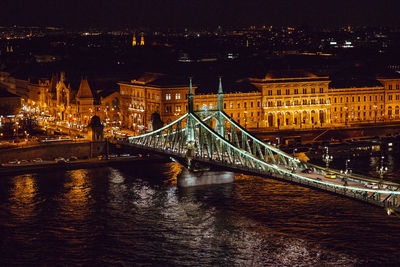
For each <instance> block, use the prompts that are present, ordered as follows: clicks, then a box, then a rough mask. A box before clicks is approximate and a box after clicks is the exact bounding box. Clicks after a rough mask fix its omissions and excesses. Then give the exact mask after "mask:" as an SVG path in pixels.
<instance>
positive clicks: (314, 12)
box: [0, 0, 400, 27]
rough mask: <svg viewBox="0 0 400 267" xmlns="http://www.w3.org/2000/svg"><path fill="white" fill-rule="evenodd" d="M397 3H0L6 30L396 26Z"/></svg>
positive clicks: (86, 0)
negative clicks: (19, 27) (15, 27)
mask: <svg viewBox="0 0 400 267" xmlns="http://www.w3.org/2000/svg"><path fill="white" fill-rule="evenodd" d="M399 7H400V3H398V2H395V1H391V0H388V1H385V2H384V3H382V2H377V1H373V0H368V1H363V2H362V6H361V5H360V1H356V0H353V1H344V0H339V1H329V2H326V1H325V2H324V3H321V2H320V1H316V0H308V1H302V2H299V1H260V0H251V1H226V0H222V1H218V2H215V1H195V0H189V1H184V2H181V1H178V0H168V1H159V0H150V1H143V0H134V1H127V0H119V1H112V2H110V1H104V0H102V1H94V0H83V1H57V2H54V1H49V0H38V1H35V2H32V1H25V0H16V1H2V3H0V9H1V10H2V11H3V12H2V13H3V14H2V24H4V25H14V24H16V25H58V26H70V27H81V26H145V27H161V26H162V27H190V26H192V27H199V26H214V27H216V26H218V25H221V26H239V25H263V24H266V25H270V24H275V25H304V26H314V25H316V24H317V25H321V26H338V25H347V24H351V25H391V26H396V25H399V24H400V23H399V22H400V19H399V18H398V17H397V16H396V10H397V9H398V8H399Z"/></svg>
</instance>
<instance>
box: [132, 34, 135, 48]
mask: <svg viewBox="0 0 400 267" xmlns="http://www.w3.org/2000/svg"><path fill="white" fill-rule="evenodd" d="M132 46H136V34H135V33H134V34H133V38H132Z"/></svg>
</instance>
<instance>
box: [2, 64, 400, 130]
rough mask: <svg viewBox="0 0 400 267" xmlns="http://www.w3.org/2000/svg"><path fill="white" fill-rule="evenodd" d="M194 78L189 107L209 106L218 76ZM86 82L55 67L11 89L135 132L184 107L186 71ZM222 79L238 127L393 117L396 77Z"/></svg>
mask: <svg viewBox="0 0 400 267" xmlns="http://www.w3.org/2000/svg"><path fill="white" fill-rule="evenodd" d="M2 77H4V78H2V80H1V79H0V82H2V83H3V84H6V83H10V84H11V83H12V82H11V81H12V80H13V78H12V77H9V76H6V75H3V76H2ZM15 80H16V79H15ZM194 82H195V84H194V86H193V89H194V93H195V98H194V109H195V110H213V109H216V108H217V94H216V93H217V88H218V78H214V79H212V80H211V81H210V80H202V79H198V80H196V79H194ZM90 83H91V82H90V81H88V80H87V79H85V78H83V79H81V80H79V81H75V82H72V81H68V80H67V79H66V77H65V74H63V73H62V74H61V75H54V76H53V77H52V79H50V80H44V79H42V80H39V81H37V82H33V81H31V80H28V81H25V83H24V82H23V81H22V80H21V81H18V83H17V82H15V85H13V88H16V89H15V90H20V91H21V90H22V89H23V90H22V91H23V92H25V93H24V98H25V103H27V104H28V105H30V106H31V108H32V107H35V112H36V114H38V113H40V114H41V115H45V116H48V117H49V118H52V119H54V120H59V121H64V122H68V123H70V124H72V125H80V126H85V125H87V123H88V122H89V119H90V117H92V116H93V115H97V116H99V117H100V119H101V121H102V122H105V124H106V125H107V126H110V127H117V128H118V129H129V130H133V131H134V133H135V134H139V133H141V132H144V131H149V130H152V123H151V122H152V121H151V120H152V115H153V114H154V113H158V114H159V115H160V117H161V120H162V121H163V122H164V124H168V123H170V122H172V121H174V120H175V119H177V118H179V117H180V116H181V115H183V114H184V113H186V112H187V94H188V92H189V79H188V78H187V77H176V76H169V75H165V74H160V73H146V74H144V75H142V76H140V77H138V78H136V79H134V80H131V81H129V82H126V81H124V82H119V83H117V85H118V87H119V89H117V90H115V91H112V90H110V88H103V89H105V90H103V91H104V92H106V93H105V94H104V93H99V92H97V93H95V90H93V88H91V86H90ZM21 84H26V88H22V87H21ZM222 84H223V89H224V103H223V104H224V111H225V112H226V113H227V114H228V115H230V116H231V117H232V118H233V119H234V120H236V121H237V122H239V123H240V124H241V125H242V126H243V127H244V128H250V129H257V128H259V129H266V130H278V129H279V130H281V129H282V130H283V129H313V128H331V127H346V126H347V127H349V126H353V125H373V124H375V123H393V122H400V114H399V106H400V78H399V77H378V78H377V79H370V80H368V81H365V80H363V81H361V82H360V81H358V82H354V81H350V82H349V81H342V82H338V81H336V80H335V81H331V80H330V79H329V78H328V77H320V76H316V75H313V74H310V73H307V72H304V71H300V72H299V71H298V72H293V71H292V72H290V73H289V74H287V73H282V72H269V73H267V74H266V75H263V76H261V77H252V78H248V79H243V80H239V81H234V80H232V79H229V78H223V79H222ZM114 85H115V84H114ZM21 88H22V89H21Z"/></svg>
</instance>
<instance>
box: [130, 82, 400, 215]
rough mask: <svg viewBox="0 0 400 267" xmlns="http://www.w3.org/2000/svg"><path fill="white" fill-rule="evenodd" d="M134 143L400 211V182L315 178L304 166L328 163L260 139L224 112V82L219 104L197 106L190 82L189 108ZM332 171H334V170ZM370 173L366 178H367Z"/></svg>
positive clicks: (315, 169)
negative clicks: (375, 185)
mask: <svg viewBox="0 0 400 267" xmlns="http://www.w3.org/2000/svg"><path fill="white" fill-rule="evenodd" d="M128 142H129V145H131V146H136V147H140V148H142V149H143V148H144V149H148V150H153V151H157V152H159V153H164V154H168V155H175V156H177V157H180V158H184V159H186V160H187V165H188V167H189V168H190V167H191V161H192V160H196V161H200V162H204V163H210V164H214V165H220V166H225V167H228V168H230V169H233V170H238V171H246V172H251V173H254V174H259V175H266V176H269V177H275V178H278V179H283V180H289V181H292V182H296V183H299V184H303V185H307V186H311V187H316V188H320V189H322V190H326V191H331V192H335V193H338V194H342V195H346V196H348V197H351V198H356V199H360V200H363V201H366V202H370V203H372V204H375V205H379V206H385V207H390V208H393V209H396V210H400V207H399V198H400V185H398V184H394V183H386V184H385V186H380V187H379V188H378V189H372V188H368V187H365V186H360V187H359V186H349V185H341V184H337V183H333V182H327V181H324V180H322V179H315V178H309V177H307V176H306V175H303V174H302V173H301V172H299V171H293V170H302V169H306V168H307V169H312V170H313V172H314V173H319V174H321V175H323V174H325V173H326V172H327V171H328V170H327V169H326V168H323V167H320V166H317V165H313V164H309V163H307V162H304V161H301V160H299V159H297V158H295V157H294V156H291V155H289V154H286V153H284V152H283V151H281V150H279V149H278V148H276V147H274V146H272V145H269V144H265V143H264V142H262V141H261V140H259V139H257V138H256V137H254V136H253V135H251V134H250V133H248V132H247V131H246V130H245V129H243V128H242V127H241V126H240V125H239V124H238V123H237V122H235V121H234V120H233V119H232V118H230V117H229V116H228V115H227V114H226V113H225V112H224V111H223V93H222V85H221V81H220V88H219V92H218V109H217V110H208V111H193V93H192V86H191V82H190V91H189V95H188V113H186V114H185V115H183V116H182V117H180V118H179V119H177V120H175V121H174V122H172V123H170V124H168V125H166V126H164V127H162V128H160V129H158V130H155V131H153V132H149V133H146V134H142V135H139V136H134V137H130V138H129V139H128ZM329 171H334V172H335V170H331V169H329ZM336 172H337V171H336ZM337 174H338V175H341V176H342V177H345V178H346V179H348V180H349V181H351V180H353V181H356V182H358V183H360V184H361V185H362V184H366V183H367V182H366V181H368V178H367V179H362V177H358V176H357V175H344V174H341V173H340V172H337ZM363 178H365V177H363Z"/></svg>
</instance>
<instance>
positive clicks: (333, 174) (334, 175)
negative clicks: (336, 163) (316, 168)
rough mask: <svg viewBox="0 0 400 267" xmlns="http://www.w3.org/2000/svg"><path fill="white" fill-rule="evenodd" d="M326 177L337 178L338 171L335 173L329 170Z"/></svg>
mask: <svg viewBox="0 0 400 267" xmlns="http://www.w3.org/2000/svg"><path fill="white" fill-rule="evenodd" d="M325 177H326V178H331V179H335V178H336V173H334V172H327V173H326V174H325Z"/></svg>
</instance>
